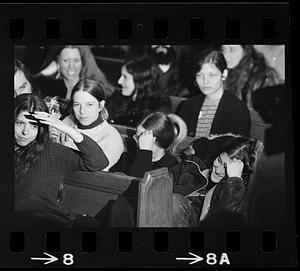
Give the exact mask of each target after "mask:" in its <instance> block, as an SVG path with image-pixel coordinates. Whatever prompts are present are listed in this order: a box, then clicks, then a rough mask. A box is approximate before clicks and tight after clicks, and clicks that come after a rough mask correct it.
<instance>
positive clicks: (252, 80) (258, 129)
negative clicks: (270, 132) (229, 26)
mask: <svg viewBox="0 0 300 271" xmlns="http://www.w3.org/2000/svg"><path fill="white" fill-rule="evenodd" d="M222 50H223V54H224V56H225V59H226V62H227V68H228V71H229V72H228V79H227V80H226V82H225V83H226V84H225V89H226V90H227V91H230V92H231V93H233V94H234V95H235V96H236V97H238V98H239V99H240V100H242V101H243V102H244V103H245V104H246V105H247V107H248V108H249V110H250V115H251V122H252V126H251V136H252V137H257V138H259V139H261V140H263V138H264V129H265V128H266V127H268V126H269V124H268V123H266V122H265V121H264V120H263V119H262V118H261V116H260V114H258V112H257V111H256V110H255V109H254V108H253V101H252V99H253V93H254V92H257V91H259V90H260V89H261V88H263V87H267V86H274V85H278V84H280V83H281V80H280V76H279V74H278V72H277V71H276V70H275V69H274V68H272V67H271V66H269V65H268V63H267V61H266V59H265V58H264V55H263V54H261V53H259V52H257V51H256V50H255V48H254V46H253V45H239V44H238V45H222Z"/></svg>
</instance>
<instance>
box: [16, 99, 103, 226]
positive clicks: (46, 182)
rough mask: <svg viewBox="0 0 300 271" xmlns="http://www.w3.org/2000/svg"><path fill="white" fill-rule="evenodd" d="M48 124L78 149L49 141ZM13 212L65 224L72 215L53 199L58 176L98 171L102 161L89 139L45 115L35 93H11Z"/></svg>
mask: <svg viewBox="0 0 300 271" xmlns="http://www.w3.org/2000/svg"><path fill="white" fill-rule="evenodd" d="M49 126H50V127H54V128H55V129H57V130H59V131H61V132H63V133H65V134H67V135H68V136H70V137H71V138H72V139H73V141H74V142H75V144H76V145H77V147H78V149H79V152H76V151H74V150H72V149H70V148H67V147H65V146H62V145H61V144H57V143H54V142H52V141H50V138H49ZM14 132H15V145H14V151H15V153H14V158H15V186H14V187H15V212H16V214H17V216H18V217H20V218H22V219H23V220H25V221H27V222H29V223H36V222H39V223H42V224H44V225H55V226H58V225H60V226H64V227H71V226H72V225H73V222H74V220H75V219H76V216H75V214H72V213H70V212H68V211H67V210H66V209H65V208H64V207H63V206H62V205H61V204H60V203H59V198H58V195H59V189H60V187H61V185H62V182H63V178H64V176H65V175H66V174H67V173H70V172H72V171H78V170H84V171H99V170H102V169H103V168H105V167H107V165H108V163H109V162H108V159H107V157H106V156H105V154H104V152H103V150H102V149H101V147H100V146H99V145H98V144H97V143H96V142H95V141H94V140H92V139H91V138H90V137H88V136H87V135H84V134H82V133H80V132H78V131H76V130H75V129H74V128H72V127H70V126H68V125H66V124H65V123H63V122H62V121H61V120H59V119H57V118H55V117H53V116H52V115H51V114H49V111H48V108H47V105H46V104H45V102H44V101H43V99H41V98H40V97H39V96H37V95H35V94H21V95H18V96H16V97H15V131H14Z"/></svg>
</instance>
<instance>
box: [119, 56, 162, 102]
mask: <svg viewBox="0 0 300 271" xmlns="http://www.w3.org/2000/svg"><path fill="white" fill-rule="evenodd" d="M124 67H125V68H126V70H127V72H128V73H130V74H131V75H132V77H133V82H134V86H135V88H134V92H133V94H132V96H133V95H136V103H139V102H144V101H147V100H149V98H150V97H153V96H156V95H157V94H158V92H159V91H158V89H157V88H158V85H157V79H158V73H157V70H156V68H155V66H154V63H153V62H152V60H151V59H150V58H147V57H141V58H136V59H132V60H129V61H127V62H126V63H125V64H124Z"/></svg>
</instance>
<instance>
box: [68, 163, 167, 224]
mask: <svg viewBox="0 0 300 271" xmlns="http://www.w3.org/2000/svg"><path fill="white" fill-rule="evenodd" d="M131 182H138V186H139V194H138V213H137V217H138V221H137V226H138V227H171V226H172V191H173V183H172V178H171V176H170V174H169V173H168V170H167V168H162V169H157V170H154V171H150V172H147V173H145V176H144V178H143V179H142V180H141V179H138V178H136V177H132V176H127V175H125V174H123V173H110V172H73V173H71V174H69V175H67V176H66V177H65V180H64V194H65V196H64V200H63V203H62V204H63V206H64V207H65V208H66V209H67V210H69V211H71V212H74V213H77V214H86V215H90V216H95V215H96V214H97V213H98V212H99V211H100V210H101V209H102V208H103V207H104V206H105V205H106V204H107V202H108V201H109V200H115V199H116V198H117V197H118V196H119V195H120V194H122V193H123V192H124V191H125V190H126V189H127V188H128V187H129V185H130V184H131Z"/></svg>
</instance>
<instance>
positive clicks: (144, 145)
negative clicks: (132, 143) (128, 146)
mask: <svg viewBox="0 0 300 271" xmlns="http://www.w3.org/2000/svg"><path fill="white" fill-rule="evenodd" d="M154 143H155V137H154V136H153V132H152V131H151V130H146V131H144V132H143V133H141V134H140V135H139V147H140V149H141V150H149V151H153V146H154Z"/></svg>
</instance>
